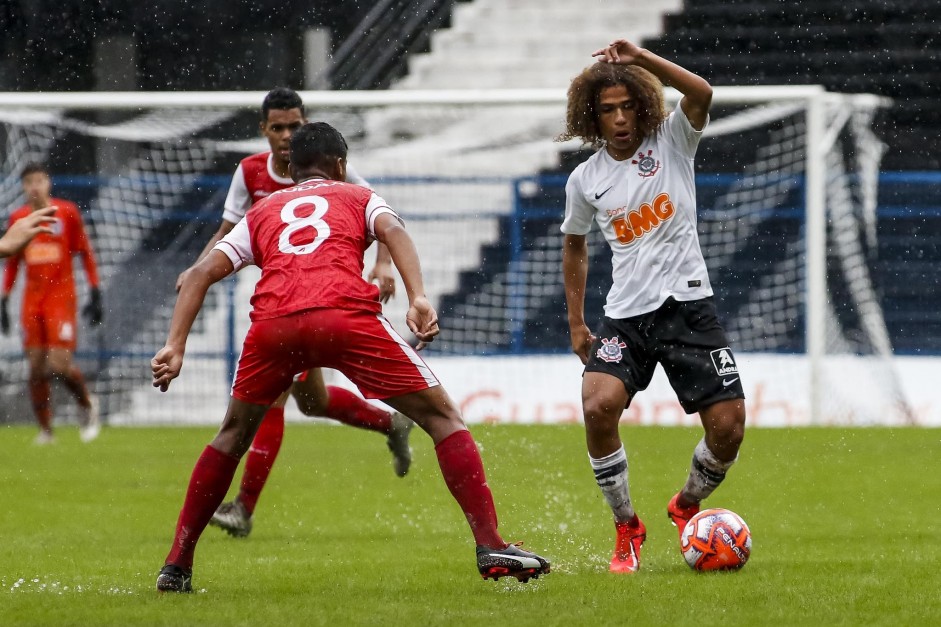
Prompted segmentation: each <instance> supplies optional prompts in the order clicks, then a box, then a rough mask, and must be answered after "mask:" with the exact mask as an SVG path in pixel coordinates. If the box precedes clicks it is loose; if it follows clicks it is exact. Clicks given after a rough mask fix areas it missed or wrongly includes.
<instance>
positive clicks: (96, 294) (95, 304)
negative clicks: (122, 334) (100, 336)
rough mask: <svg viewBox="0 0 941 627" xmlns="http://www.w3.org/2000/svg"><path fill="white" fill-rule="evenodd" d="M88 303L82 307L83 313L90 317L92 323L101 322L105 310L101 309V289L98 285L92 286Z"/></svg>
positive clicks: (89, 320)
mask: <svg viewBox="0 0 941 627" xmlns="http://www.w3.org/2000/svg"><path fill="white" fill-rule="evenodd" d="M90 296H91V297H90V298H89V299H88V304H87V305H85V308H84V309H82V315H83V316H85V317H86V318H87V319H88V322H89V323H90V324H94V325H98V324H101V320H102V319H103V318H104V312H103V311H102V310H101V290H100V289H98V288H97V287H93V288H91V294H90Z"/></svg>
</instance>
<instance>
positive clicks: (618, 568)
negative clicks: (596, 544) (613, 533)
mask: <svg viewBox="0 0 941 627" xmlns="http://www.w3.org/2000/svg"><path fill="white" fill-rule="evenodd" d="M614 528H615V529H617V538H616V539H615V541H614V555H612V556H611V566H610V567H609V568H608V570H610V571H611V572H612V573H636V572H637V571H638V570H639V569H640V548H641V547H642V546H644V540H646V539H647V528H646V527H644V523H642V522H641V521H640V518H638V517H637V516H636V515H635V516H634V519H633V520H631V521H630V522H626V523H619V522H616V523H614Z"/></svg>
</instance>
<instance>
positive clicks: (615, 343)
mask: <svg viewBox="0 0 941 627" xmlns="http://www.w3.org/2000/svg"><path fill="white" fill-rule="evenodd" d="M622 348H627V344H625V343H624V342H622V341H621V340H620V338H618V336H616V335H615V336H614V337H612V338H611V339H608V338H606V337H603V338H601V348H599V349H598V351H597V352H596V353H595V355H597V357H598V359H600V360H602V361H606V362H608V363H609V364H611V363H614V362H617V361H621V359H622V358H623V357H624V354H623V353H621V349H622Z"/></svg>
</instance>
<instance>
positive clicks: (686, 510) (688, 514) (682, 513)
mask: <svg viewBox="0 0 941 627" xmlns="http://www.w3.org/2000/svg"><path fill="white" fill-rule="evenodd" d="M679 498H680V493H679V492H677V493H676V494H674V495H673V498H672V499H670V504H669V505H667V516H669V517H670V520H671V521H672V522H673V524H674V525H675V526H676V530H677V532H679V534H680V539H681V540H682V538H683V529H685V528H686V523H688V522H689V519H690V518H692V517H693V516H695V515H696V514H698V513H699V505H690V506H688V507H680V506H679V505H678V504H677V500H679Z"/></svg>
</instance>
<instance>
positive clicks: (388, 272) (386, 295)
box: [369, 263, 395, 303]
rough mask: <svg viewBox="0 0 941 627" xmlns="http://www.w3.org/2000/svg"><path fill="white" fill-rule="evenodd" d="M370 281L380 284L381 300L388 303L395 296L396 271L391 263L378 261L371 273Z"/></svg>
mask: <svg viewBox="0 0 941 627" xmlns="http://www.w3.org/2000/svg"><path fill="white" fill-rule="evenodd" d="M369 282H370V283H375V284H376V285H378V286H379V302H381V303H387V302H389V299H390V298H392V297H393V296H395V273H394V272H393V271H392V264H391V263H377V264H376V265H374V266H373V267H372V271H371V272H370V273H369Z"/></svg>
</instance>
